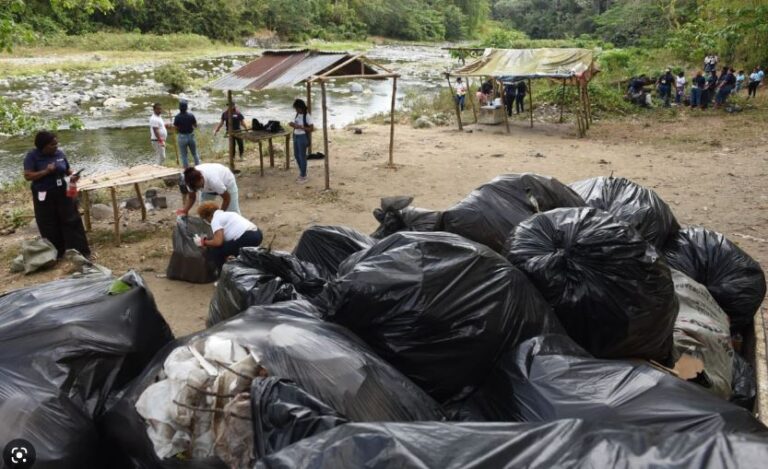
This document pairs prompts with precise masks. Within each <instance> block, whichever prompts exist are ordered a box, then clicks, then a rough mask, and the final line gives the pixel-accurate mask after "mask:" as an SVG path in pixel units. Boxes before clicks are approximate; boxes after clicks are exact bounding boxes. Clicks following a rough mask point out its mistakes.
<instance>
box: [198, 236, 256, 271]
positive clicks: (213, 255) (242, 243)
mask: <svg viewBox="0 0 768 469" xmlns="http://www.w3.org/2000/svg"><path fill="white" fill-rule="evenodd" d="M262 238H263V237H262V235H261V231H260V230H255V231H246V232H245V233H243V235H242V236H240V237H239V238H237V239H235V240H233V241H224V243H223V244H222V245H221V246H218V247H208V248H206V255H207V256H208V259H209V260H210V261H211V262H213V263H214V264H216V267H217V268H218V269H219V270H221V266H223V265H224V263H225V262H227V257H229V256H237V255H238V254H240V248H246V247H254V248H255V247H258V246H259V245H261V240H262Z"/></svg>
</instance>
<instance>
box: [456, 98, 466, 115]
mask: <svg viewBox="0 0 768 469" xmlns="http://www.w3.org/2000/svg"><path fill="white" fill-rule="evenodd" d="M465 97H466V96H465V95H461V96H459V95H456V104H458V105H459V109H461V110H462V111H463V110H464V98H465Z"/></svg>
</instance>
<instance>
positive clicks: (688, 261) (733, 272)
mask: <svg viewBox="0 0 768 469" xmlns="http://www.w3.org/2000/svg"><path fill="white" fill-rule="evenodd" d="M664 257H665V258H666V259H667V263H668V264H669V266H670V267H672V268H674V269H677V270H679V271H681V272H683V273H684V274H685V275H687V276H689V277H691V278H692V279H694V280H696V281H697V282H699V283H701V284H702V285H704V286H706V287H707V290H709V292H710V293H711V294H712V296H713V297H714V298H715V300H716V301H717V303H718V304H719V305H720V307H721V308H723V311H725V313H726V314H727V315H728V317H729V318H730V319H731V329H732V330H733V329H738V328H743V327H745V326H747V327H748V326H750V325H751V324H752V322H753V317H754V315H755V313H756V312H757V310H758V308H759V307H760V304H761V303H762V302H763V298H765V273H764V272H763V269H762V267H760V264H758V262H757V261H755V260H754V259H752V258H751V257H750V256H749V255H748V254H747V253H745V252H744V251H742V250H741V248H739V247H738V246H736V245H735V244H734V243H732V242H730V241H729V240H728V239H726V237H725V236H723V235H722V234H720V233H717V232H715V231H710V230H707V229H705V228H700V227H693V226H690V227H687V228H684V229H682V230H680V231H679V232H678V233H677V235H676V236H675V237H673V238H672V239H671V240H670V242H669V243H667V245H666V247H665V249H664Z"/></svg>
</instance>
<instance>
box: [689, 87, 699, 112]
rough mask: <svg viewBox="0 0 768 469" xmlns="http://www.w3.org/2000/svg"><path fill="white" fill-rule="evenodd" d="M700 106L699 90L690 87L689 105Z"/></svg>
mask: <svg viewBox="0 0 768 469" xmlns="http://www.w3.org/2000/svg"><path fill="white" fill-rule="evenodd" d="M699 106H701V90H700V89H699V88H691V107H699Z"/></svg>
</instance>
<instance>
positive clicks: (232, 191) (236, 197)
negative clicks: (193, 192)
mask: <svg viewBox="0 0 768 469" xmlns="http://www.w3.org/2000/svg"><path fill="white" fill-rule="evenodd" d="M227 192H229V197H230V199H229V207H227V212H235V213H238V214H239V213H240V194H239V192H238V189H237V183H236V182H233V183H232V184H230V185H229V186H227ZM218 196H219V195H218V194H209V193H206V192H203V193H201V195H200V202H207V201H209V200H216V197H218Z"/></svg>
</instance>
